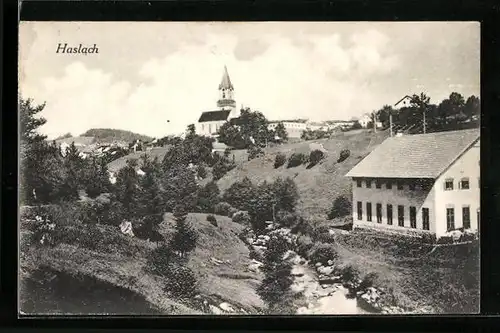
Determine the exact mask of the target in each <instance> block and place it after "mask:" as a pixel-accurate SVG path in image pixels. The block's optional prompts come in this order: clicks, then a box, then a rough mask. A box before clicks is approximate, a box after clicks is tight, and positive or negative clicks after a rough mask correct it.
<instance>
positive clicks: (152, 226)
mask: <svg viewBox="0 0 500 333" xmlns="http://www.w3.org/2000/svg"><path fill="white" fill-rule="evenodd" d="M162 221H163V216H162V214H154V215H148V216H145V217H144V218H142V219H140V220H138V221H137V222H136V223H132V227H133V231H134V235H135V236H136V237H137V238H140V239H148V240H150V241H152V242H161V241H163V240H164V238H163V236H162V235H161V234H160V233H159V232H158V230H157V229H158V226H159V225H160V223H161V222H162Z"/></svg>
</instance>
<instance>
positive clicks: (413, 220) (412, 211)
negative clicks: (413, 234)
mask: <svg viewBox="0 0 500 333" xmlns="http://www.w3.org/2000/svg"><path fill="white" fill-rule="evenodd" d="M410 227H411V228H413V229H415V228H416V227H417V208H415V207H413V206H410Z"/></svg>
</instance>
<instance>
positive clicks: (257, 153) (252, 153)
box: [247, 146, 264, 161]
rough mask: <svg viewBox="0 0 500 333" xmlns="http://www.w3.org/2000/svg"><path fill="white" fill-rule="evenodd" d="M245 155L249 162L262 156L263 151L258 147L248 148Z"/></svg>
mask: <svg viewBox="0 0 500 333" xmlns="http://www.w3.org/2000/svg"><path fill="white" fill-rule="evenodd" d="M247 153H248V160H249V161H250V160H253V159H254V158H258V157H261V156H264V151H263V150H262V148H260V147H259V146H252V147H250V148H248V150H247Z"/></svg>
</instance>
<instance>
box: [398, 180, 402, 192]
mask: <svg viewBox="0 0 500 333" xmlns="http://www.w3.org/2000/svg"><path fill="white" fill-rule="evenodd" d="M402 189H403V182H401V181H398V190H402Z"/></svg>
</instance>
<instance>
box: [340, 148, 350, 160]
mask: <svg viewBox="0 0 500 333" xmlns="http://www.w3.org/2000/svg"><path fill="white" fill-rule="evenodd" d="M350 155H351V151H350V150H349V149H344V150H342V151H341V152H340V156H339V159H338V160H337V163H341V162H343V161H345V160H346V159H347V158H348V157H349V156H350Z"/></svg>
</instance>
